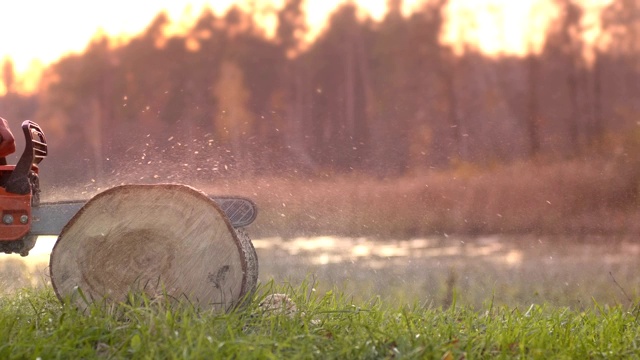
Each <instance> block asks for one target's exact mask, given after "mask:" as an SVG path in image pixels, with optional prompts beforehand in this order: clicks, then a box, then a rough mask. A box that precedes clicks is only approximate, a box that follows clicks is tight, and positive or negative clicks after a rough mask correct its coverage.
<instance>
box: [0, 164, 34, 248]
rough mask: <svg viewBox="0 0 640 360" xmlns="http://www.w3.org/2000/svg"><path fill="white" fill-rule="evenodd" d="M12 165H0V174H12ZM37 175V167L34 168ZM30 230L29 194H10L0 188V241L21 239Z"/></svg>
mask: <svg viewBox="0 0 640 360" xmlns="http://www.w3.org/2000/svg"><path fill="white" fill-rule="evenodd" d="M14 168H15V166H14V165H0V174H9V173H11V172H13V170H14ZM34 168H35V171H36V173H37V167H35V166H34ZM30 228H31V193H29V194H24V195H23V194H12V193H9V192H7V190H6V189H5V188H4V187H0V241H10V240H19V239H22V238H23V237H24V236H26V235H27V234H28V233H29V229H30Z"/></svg>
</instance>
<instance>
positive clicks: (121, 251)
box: [50, 184, 258, 310]
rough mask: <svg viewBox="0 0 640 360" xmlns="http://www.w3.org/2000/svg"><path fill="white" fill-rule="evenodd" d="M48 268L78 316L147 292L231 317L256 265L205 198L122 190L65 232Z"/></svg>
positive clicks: (98, 200) (155, 189) (88, 208)
mask: <svg viewBox="0 0 640 360" xmlns="http://www.w3.org/2000/svg"><path fill="white" fill-rule="evenodd" d="M50 269H51V282H52V284H53V288H54V290H55V292H56V295H57V296H58V298H60V299H61V300H63V299H67V298H71V300H72V301H73V302H75V303H76V304H77V305H78V306H79V307H80V308H82V309H84V308H85V307H86V306H87V305H88V304H87V302H93V301H102V300H105V301H107V302H121V301H125V300H126V299H127V295H128V294H129V293H130V292H144V293H145V294H147V295H148V296H149V297H151V298H157V297H162V296H166V297H167V298H169V299H175V300H185V299H188V301H189V302H190V303H192V304H194V305H196V306H197V307H199V308H203V309H207V308H213V309H215V310H229V309H231V308H233V307H234V306H235V305H236V304H238V302H239V300H241V299H242V298H243V297H244V296H245V295H246V294H248V293H249V292H251V291H253V289H254V288H255V285H256V282H257V277H258V260H257V256H256V253H255V250H254V248H253V246H252V244H251V241H250V240H249V238H248V237H247V236H246V235H245V234H244V233H241V232H238V231H237V230H235V229H234V228H233V227H232V226H231V224H230V222H229V220H228V219H227V217H226V216H225V215H224V213H223V212H222V210H220V208H219V207H218V206H217V205H216V204H215V203H214V202H213V201H212V200H210V199H209V198H208V197H207V196H206V195H205V194H202V193H200V192H199V191H197V190H195V189H193V188H190V187H188V186H183V185H169V184H162V185H123V186H119V187H115V188H112V189H110V190H107V191H105V192H103V193H101V194H98V195H97V196H95V197H94V198H92V199H91V200H90V201H89V202H87V203H86V204H85V206H84V207H83V208H82V209H80V211H79V212H78V213H77V214H76V215H75V216H74V217H73V218H72V219H71V221H70V222H69V223H68V224H67V225H66V226H65V227H64V229H63V230H62V232H61V234H60V237H59V238H58V241H57V242H56V245H55V246H54V248H53V251H52V253H51V261H50ZM78 288H79V289H81V290H82V293H81V294H83V295H84V296H80V295H81V294H78V290H77V289H78ZM83 297H84V299H83Z"/></svg>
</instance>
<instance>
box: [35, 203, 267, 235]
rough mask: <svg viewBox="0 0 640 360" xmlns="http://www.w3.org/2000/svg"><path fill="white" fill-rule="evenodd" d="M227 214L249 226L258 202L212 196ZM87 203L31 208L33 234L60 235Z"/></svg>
mask: <svg viewBox="0 0 640 360" xmlns="http://www.w3.org/2000/svg"><path fill="white" fill-rule="evenodd" d="M209 198H210V199H211V200H213V201H215V202H216V204H218V206H219V207H220V209H221V210H222V211H223V212H224V213H225V214H226V215H227V217H228V218H229V221H230V222H231V225H232V226H233V227H234V228H240V227H245V226H249V225H250V224H251V223H252V222H253V221H254V220H255V219H256V217H257V215H258V208H257V207H256V204H255V203H254V202H253V201H251V200H249V199H247V198H243V197H237V196H211V195H209ZM85 204H86V201H81V200H78V201H61V202H48V203H41V204H40V205H39V206H38V207H34V208H32V209H31V213H32V216H33V220H32V224H31V232H30V234H31V235H37V236H43V235H58V234H60V232H61V231H62V228H64V226H65V225H66V224H67V223H68V222H69V220H71V218H72V217H73V216H74V215H75V214H76V213H77V212H78V211H79V210H80V209H81V208H82V207H83V206H84V205H85Z"/></svg>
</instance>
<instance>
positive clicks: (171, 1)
mask: <svg viewBox="0 0 640 360" xmlns="http://www.w3.org/2000/svg"><path fill="white" fill-rule="evenodd" d="M305 1H306V6H307V16H308V18H307V22H308V25H309V27H310V28H311V34H310V37H313V36H314V35H315V34H317V33H319V32H320V31H321V30H322V28H323V26H324V24H325V22H326V19H327V18H328V17H329V15H330V14H331V12H332V10H333V9H335V7H336V6H337V5H339V4H340V3H344V2H345V1H347V0H305ZM352 1H354V2H356V3H357V4H358V5H359V6H360V7H362V8H363V9H364V10H363V15H365V16H366V15H368V16H371V17H372V18H374V19H376V20H380V19H382V18H383V16H384V14H385V12H386V3H387V0H352ZM582 1H583V2H584V3H585V4H587V5H590V6H592V7H594V8H600V7H602V6H604V5H605V4H607V3H609V2H611V1H612V0H582ZM255 2H256V3H258V4H259V6H261V7H268V6H273V7H275V8H280V7H281V6H282V3H283V2H284V0H271V1H260V0H255ZM551 2H552V0H451V1H450V6H449V8H448V11H447V13H448V14H449V15H451V16H450V17H449V19H450V20H449V22H448V23H447V27H446V29H447V31H446V36H445V37H444V38H443V41H444V42H447V43H450V44H455V45H458V47H459V48H460V49H461V48H462V47H461V46H460V45H461V44H463V43H464V41H467V42H473V43H475V44H476V45H477V46H478V47H479V48H480V49H481V50H482V51H484V52H485V53H487V54H516V55H522V54H524V53H526V52H527V51H528V49H529V48H530V46H529V42H531V41H533V42H539V39H541V38H542V34H543V33H544V28H545V27H546V26H547V25H548V24H549V22H550V21H552V20H553V17H554V16H555V14H554V13H553V11H552V10H550V6H549V4H550V3H551ZM234 3H246V1H233V0H190V1H185V0H154V1H142V0H109V1H104V0H100V1H98V0H57V1H51V0H20V1H13V0H5V1H0V14H2V19H1V20H0V61H2V60H3V59H5V58H7V57H10V58H11V59H12V61H13V64H14V68H15V71H16V73H17V75H18V76H19V81H20V82H21V83H20V84H18V85H19V87H22V88H27V89H28V88H33V87H34V86H35V81H37V79H36V78H31V79H25V78H26V76H24V74H27V73H30V72H31V73H33V72H39V71H40V70H41V69H42V68H44V67H45V66H46V65H48V64H50V63H53V62H55V61H56V60H57V59H59V58H60V57H62V56H64V55H65V54H68V53H78V52H82V51H83V50H84V49H85V48H86V46H87V45H88V43H89V42H90V41H91V39H92V38H93V37H94V36H95V35H96V34H97V33H105V34H108V35H109V36H112V37H113V36H119V37H123V38H126V37H131V36H133V35H135V34H137V33H140V32H141V31H142V30H144V28H145V27H146V26H147V25H148V24H149V23H150V22H151V20H152V19H153V18H154V17H155V16H156V15H157V14H158V13H159V12H160V11H162V10H165V11H166V12H167V13H168V15H169V17H170V18H171V19H172V21H174V22H175V23H176V24H180V23H183V24H184V23H187V24H188V23H190V21H192V20H194V19H195V18H197V17H198V15H199V14H200V13H201V12H202V9H203V8H204V7H205V6H207V7H210V8H211V9H213V11H214V12H216V13H217V14H223V13H224V12H226V10H227V9H228V8H229V7H230V6H231V5H232V4H234ZM419 3H420V0H404V11H405V13H409V12H410V11H411V9H413V8H415V7H416V6H418V5H419ZM533 14H539V15H533ZM261 21H263V22H264V23H266V24H269V23H274V22H275V17H271V18H264V19H262V20H261ZM587 21H591V22H596V23H597V17H592V18H591V20H587ZM531 26H534V27H535V28H537V29H540V30H539V31H536V32H535V33H534V34H531V33H530V32H527V29H529V28H531ZM1 87H2V85H0V95H1V94H2V93H3V92H4V89H3V88H1Z"/></svg>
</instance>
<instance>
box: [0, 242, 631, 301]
mask: <svg viewBox="0 0 640 360" xmlns="http://www.w3.org/2000/svg"><path fill="white" fill-rule="evenodd" d="M54 241H55V238H42V239H40V240H39V241H38V244H37V246H36V248H34V250H33V251H32V254H31V255H30V256H29V257H26V258H21V257H19V256H16V255H3V256H2V257H1V260H2V261H0V285H2V291H5V292H6V291H11V290H15V289H16V288H20V287H22V286H49V283H48V276H47V262H48V255H49V253H50V250H51V247H52V245H53V243H54ZM253 243H254V246H255V248H256V251H257V253H258V259H259V263H260V264H259V267H260V282H262V283H268V282H269V281H271V280H273V281H275V282H276V283H283V282H284V283H291V284H293V285H299V284H300V283H301V282H303V281H308V282H309V283H310V284H311V285H313V288H314V289H315V290H316V291H318V292H323V291H328V290H331V289H337V290H340V291H341V292H343V293H344V294H345V296H348V297H353V299H354V301H374V300H375V299H377V298H380V299H382V300H384V301H391V302H396V303H397V302H401V303H406V304H421V305H425V306H434V307H439V306H444V307H447V306H450V305H451V304H452V302H454V301H455V302H456V303H457V304H466V305H471V306H474V307H477V308H482V307H486V306H490V303H493V304H494V305H502V304H504V305H509V306H529V305H530V304H532V303H549V304H552V305H556V306H571V307H578V308H579V307H582V306H590V305H592V304H593V301H596V302H598V303H599V304H611V305H613V304H630V303H632V299H635V298H637V297H638V296H639V295H640V294H639V290H640V277H639V276H638V270H639V266H638V258H639V256H640V242H638V241H637V239H635V238H631V237H621V238H607V237H597V236H592V237H581V238H566V237H541V236H534V235H528V236H506V235H495V236H482V237H459V236H434V237H425V238H418V239H411V240H397V241H380V240H373V239H368V238H347V237H333V236H319V237H308V238H294V239H286V240H285V239H281V238H262V239H254V240H253Z"/></svg>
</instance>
